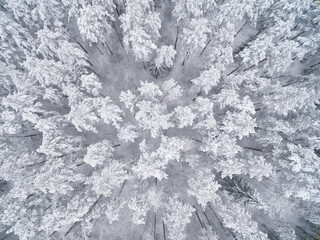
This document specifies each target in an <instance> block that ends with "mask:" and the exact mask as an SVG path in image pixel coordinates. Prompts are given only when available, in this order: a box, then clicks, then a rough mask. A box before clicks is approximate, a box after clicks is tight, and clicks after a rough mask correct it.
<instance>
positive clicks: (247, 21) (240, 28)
mask: <svg viewBox="0 0 320 240" xmlns="http://www.w3.org/2000/svg"><path fill="white" fill-rule="evenodd" d="M247 23H248V21H246V22H245V24H243V25H242V27H241V28H240V29H239V31H238V32H237V33H236V34H235V35H234V37H236V36H237V35H238V34H239V33H240V32H241V30H242V29H243V28H244V27H245V26H246V25H247Z"/></svg>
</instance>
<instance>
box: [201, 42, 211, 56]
mask: <svg viewBox="0 0 320 240" xmlns="http://www.w3.org/2000/svg"><path fill="white" fill-rule="evenodd" d="M210 42H211V39H210V40H209V41H208V42H207V44H206V46H205V47H204V48H203V49H202V51H201V53H200V56H201V55H202V54H203V52H204V51H205V50H206V48H207V47H208V45H209V43H210Z"/></svg>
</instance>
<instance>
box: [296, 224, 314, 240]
mask: <svg viewBox="0 0 320 240" xmlns="http://www.w3.org/2000/svg"><path fill="white" fill-rule="evenodd" d="M297 228H299V229H300V230H301V231H302V232H304V233H305V234H307V235H308V236H309V237H311V238H312V239H314V240H317V239H316V238H315V237H313V236H312V235H311V234H310V233H308V232H306V231H305V230H303V229H302V228H301V227H299V226H297Z"/></svg>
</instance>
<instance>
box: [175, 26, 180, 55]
mask: <svg viewBox="0 0 320 240" xmlns="http://www.w3.org/2000/svg"><path fill="white" fill-rule="evenodd" d="M178 37H179V27H177V36H176V40H175V42H174V50H176V48H177V42H178Z"/></svg>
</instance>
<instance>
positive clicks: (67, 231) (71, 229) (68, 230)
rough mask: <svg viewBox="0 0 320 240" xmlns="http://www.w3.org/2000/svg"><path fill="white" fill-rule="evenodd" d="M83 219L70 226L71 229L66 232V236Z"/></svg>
mask: <svg viewBox="0 0 320 240" xmlns="http://www.w3.org/2000/svg"><path fill="white" fill-rule="evenodd" d="M80 222H81V221H76V222H75V223H74V224H73V225H72V227H71V228H69V230H68V231H67V232H66V234H65V235H64V236H65V237H66V236H68V234H69V233H70V232H71V231H72V230H73V229H74V228H75V227H77V226H78V225H79V223H80Z"/></svg>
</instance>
